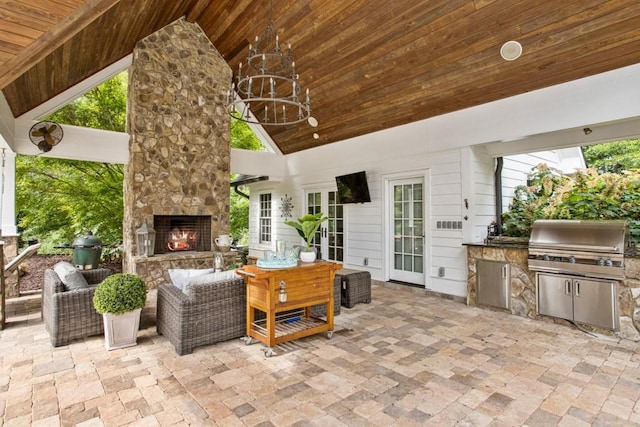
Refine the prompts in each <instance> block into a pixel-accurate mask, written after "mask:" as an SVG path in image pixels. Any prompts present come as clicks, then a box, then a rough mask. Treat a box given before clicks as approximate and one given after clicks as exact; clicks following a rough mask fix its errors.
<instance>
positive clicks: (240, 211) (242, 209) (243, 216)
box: [229, 120, 264, 245]
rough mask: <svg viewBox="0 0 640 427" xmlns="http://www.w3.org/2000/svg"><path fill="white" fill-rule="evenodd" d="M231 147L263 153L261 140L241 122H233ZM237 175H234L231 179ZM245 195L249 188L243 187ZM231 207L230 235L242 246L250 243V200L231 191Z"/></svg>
mask: <svg viewBox="0 0 640 427" xmlns="http://www.w3.org/2000/svg"><path fill="white" fill-rule="evenodd" d="M231 147H232V148H239V149H244V150H253V151H263V150H264V146H263V145H262V143H261V142H260V139H259V138H258V137H257V136H256V134H255V133H254V132H253V131H252V130H251V128H250V127H249V125H248V124H247V123H245V122H242V121H240V120H231ZM235 178H236V175H235V174H232V175H231V179H232V180H233V179H235ZM241 190H242V192H243V193H244V194H249V188H248V187H241ZM230 199H231V200H230V207H229V234H230V235H231V236H232V237H233V239H234V240H235V241H236V242H238V243H239V244H241V245H247V244H248V243H249V200H247V198H245V197H244V196H241V195H240V194H237V193H236V192H235V191H233V190H232V191H231V197H230Z"/></svg>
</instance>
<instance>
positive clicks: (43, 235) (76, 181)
mask: <svg viewBox="0 0 640 427" xmlns="http://www.w3.org/2000/svg"><path fill="white" fill-rule="evenodd" d="M123 176H124V172H123V167H122V165H116V164H109V163H96V162H83V161H78V160H63V159H53V158H47V157H42V156H17V159H16V177H17V179H16V206H17V214H18V225H19V227H20V230H21V231H22V234H23V236H22V237H23V239H29V238H36V239H38V240H39V241H40V242H41V243H42V244H43V248H42V250H41V253H53V252H55V251H53V247H54V246H56V245H59V244H61V243H64V242H67V243H69V242H71V241H73V240H74V239H75V238H76V237H77V236H79V235H81V234H83V233H85V232H86V231H91V232H92V233H93V234H94V235H95V236H97V237H99V238H100V239H101V240H102V241H103V242H104V243H105V244H107V245H108V244H114V243H118V242H120V241H121V240H122V214H123V208H122V181H123Z"/></svg>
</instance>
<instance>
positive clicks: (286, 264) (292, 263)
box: [256, 258, 298, 268]
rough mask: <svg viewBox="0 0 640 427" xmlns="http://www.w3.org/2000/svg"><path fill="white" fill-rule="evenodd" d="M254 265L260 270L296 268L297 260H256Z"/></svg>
mask: <svg viewBox="0 0 640 427" xmlns="http://www.w3.org/2000/svg"><path fill="white" fill-rule="evenodd" d="M256 265H257V266H258V267H260V268H291V267H297V266H298V260H297V259H270V260H266V259H264V258H258V261H257V262H256Z"/></svg>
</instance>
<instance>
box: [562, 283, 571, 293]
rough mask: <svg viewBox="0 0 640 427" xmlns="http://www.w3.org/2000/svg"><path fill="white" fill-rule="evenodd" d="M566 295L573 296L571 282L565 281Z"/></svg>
mask: <svg viewBox="0 0 640 427" xmlns="http://www.w3.org/2000/svg"><path fill="white" fill-rule="evenodd" d="M564 294H565V295H571V280H565V281H564Z"/></svg>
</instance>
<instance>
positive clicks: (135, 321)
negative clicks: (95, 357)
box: [102, 308, 142, 350]
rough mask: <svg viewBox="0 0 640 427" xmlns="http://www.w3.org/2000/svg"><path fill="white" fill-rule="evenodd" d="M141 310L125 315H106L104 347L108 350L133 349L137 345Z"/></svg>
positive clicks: (103, 316) (104, 315) (103, 317)
mask: <svg viewBox="0 0 640 427" xmlns="http://www.w3.org/2000/svg"><path fill="white" fill-rule="evenodd" d="M141 311H142V309H141V308H138V309H137V310H133V311H130V312H128V313H124V314H110V313H104V314H103V315H102V320H103V321H104V346H105V348H106V349H107V350H117V349H119V348H124V347H131V346H133V345H136V344H137V339H138V328H139V327H140V312H141Z"/></svg>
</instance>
